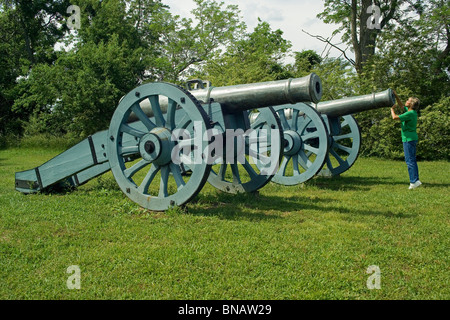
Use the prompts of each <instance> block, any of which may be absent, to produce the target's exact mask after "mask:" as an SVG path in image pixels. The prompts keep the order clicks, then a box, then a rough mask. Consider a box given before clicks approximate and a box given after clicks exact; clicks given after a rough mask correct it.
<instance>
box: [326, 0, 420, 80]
mask: <svg viewBox="0 0 450 320" xmlns="http://www.w3.org/2000/svg"><path fill="white" fill-rule="evenodd" d="M420 3H421V1H420V0H417V1H404V0H344V1H341V0H325V10H324V11H323V12H322V13H320V14H318V17H319V18H321V19H323V21H324V22H325V23H336V24H339V28H338V29H336V30H335V31H334V33H333V34H334V35H336V34H338V33H342V40H343V42H344V43H345V44H348V45H350V46H351V47H352V49H353V52H354V54H355V61H354V62H353V61H352V63H353V64H354V67H355V69H356V71H357V72H358V73H359V74H360V73H362V71H363V68H364V66H365V65H366V63H367V61H368V60H369V59H370V58H371V56H372V55H373V54H374V53H375V49H376V44H377V38H378V36H379V34H380V33H381V32H382V31H383V30H384V29H385V28H386V27H388V26H389V24H391V23H392V21H393V20H397V19H399V18H400V15H401V12H402V11H401V10H400V8H401V6H402V5H407V4H408V6H409V7H411V8H418V7H419V6H420ZM373 4H374V5H376V6H377V7H376V8H379V14H380V15H379V19H380V21H379V25H378V26H376V25H374V24H373V22H374V21H372V19H376V18H378V16H377V15H378V12H374V11H371V10H370V9H369V8H373V7H372V5H373ZM368 9H369V10H368ZM417 10H419V9H417ZM369 27H370V28H369Z"/></svg>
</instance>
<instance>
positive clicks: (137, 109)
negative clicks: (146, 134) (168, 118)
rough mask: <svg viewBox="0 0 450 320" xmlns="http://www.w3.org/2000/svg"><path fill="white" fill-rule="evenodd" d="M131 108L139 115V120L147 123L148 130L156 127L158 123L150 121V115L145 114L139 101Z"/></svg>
mask: <svg viewBox="0 0 450 320" xmlns="http://www.w3.org/2000/svg"><path fill="white" fill-rule="evenodd" d="M131 110H132V111H133V112H134V114H135V115H136V116H137V117H138V119H139V120H141V122H142V123H143V124H144V125H145V127H146V128H147V130H148V131H151V130H152V129H154V128H155V127H156V125H155V124H154V123H153V122H151V121H150V119H149V118H148V116H147V115H146V114H145V112H144V111H143V110H142V109H141V107H140V106H139V103H135V104H134V105H133V106H132V107H131Z"/></svg>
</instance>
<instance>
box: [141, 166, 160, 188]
mask: <svg viewBox="0 0 450 320" xmlns="http://www.w3.org/2000/svg"><path fill="white" fill-rule="evenodd" d="M159 169H160V167H159V166H158V165H156V164H153V165H152V167H151V168H150V170H149V171H148V172H147V175H146V176H145V178H144V180H142V183H141V185H140V186H139V188H138V191H139V192H141V193H144V194H147V190H148V188H149V187H150V184H151V183H152V181H153V179H154V178H155V176H156V174H157V173H158V171H159Z"/></svg>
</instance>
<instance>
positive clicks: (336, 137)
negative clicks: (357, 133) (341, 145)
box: [333, 133, 353, 141]
mask: <svg viewBox="0 0 450 320" xmlns="http://www.w3.org/2000/svg"><path fill="white" fill-rule="evenodd" d="M351 138H353V134H352V133H348V134H344V135H341V136H334V137H333V139H334V141H339V140H343V139H351Z"/></svg>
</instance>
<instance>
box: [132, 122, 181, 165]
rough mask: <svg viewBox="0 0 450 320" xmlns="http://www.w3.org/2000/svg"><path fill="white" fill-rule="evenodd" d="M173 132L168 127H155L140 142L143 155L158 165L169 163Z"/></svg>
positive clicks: (140, 150) (172, 145)
mask: <svg viewBox="0 0 450 320" xmlns="http://www.w3.org/2000/svg"><path fill="white" fill-rule="evenodd" d="M171 136H172V134H171V132H170V131H169V130H168V129H166V128H154V129H153V130H151V131H150V132H149V133H147V134H146V135H144V136H143V137H142V139H141V141H140V142H139V152H140V154H141V157H142V158H143V159H145V160H147V161H150V162H153V163H155V164H158V165H165V164H168V163H169V162H170V160H171V150H172V148H173V147H174V143H173V142H172V141H171Z"/></svg>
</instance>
